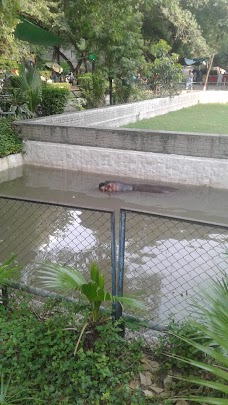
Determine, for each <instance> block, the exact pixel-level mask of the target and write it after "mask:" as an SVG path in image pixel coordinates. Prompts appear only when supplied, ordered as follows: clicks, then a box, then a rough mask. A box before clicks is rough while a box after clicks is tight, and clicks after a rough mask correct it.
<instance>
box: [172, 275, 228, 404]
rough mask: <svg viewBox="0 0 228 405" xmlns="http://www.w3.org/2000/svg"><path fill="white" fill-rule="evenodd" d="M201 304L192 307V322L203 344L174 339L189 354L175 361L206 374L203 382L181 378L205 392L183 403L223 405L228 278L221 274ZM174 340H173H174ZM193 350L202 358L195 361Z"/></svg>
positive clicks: (227, 390) (227, 395)
mask: <svg viewBox="0 0 228 405" xmlns="http://www.w3.org/2000/svg"><path fill="white" fill-rule="evenodd" d="M200 298H203V300H202V302H203V304H198V303H196V304H195V306H196V308H197V310H198V315H199V321H198V322H196V321H194V320H192V325H193V327H195V328H196V329H197V330H198V331H199V333H200V334H201V336H203V337H204V339H205V340H206V341H207V344H202V342H198V341H195V340H194V339H192V338H189V337H188V338H187V337H183V335H182V336H178V338H179V339H180V341H181V342H182V344H185V345H186V344H187V345H188V347H189V348H190V351H189V353H187V354H182V353H179V352H177V354H176V355H173V356H172V357H174V358H175V359H176V360H178V361H180V362H182V363H184V364H186V365H187V366H190V367H193V368H195V369H198V370H203V371H204V372H205V371H206V372H207V375H206V378H205V376H204V378H202V377H201V378H200V377H198V376H197V377H192V376H190V377H187V378H182V379H183V380H184V381H187V382H188V383H189V384H195V385H199V386H200V387H201V388H202V387H204V388H206V390H207V392H206V393H204V395H202V394H201V395H200V392H199V391H198V392H197V394H198V395H189V396H186V397H184V398H183V399H189V400H190V401H194V402H197V403H200V404H205V403H207V404H214V405H226V404H227V403H228V386H227V382H228V368H227V367H228V356H227V354H228V340H227V336H228V274H227V273H225V272H224V274H223V277H222V280H221V281H220V280H213V281H212V282H211V283H210V286H208V288H207V289H205V290H204V291H203V292H202V293H201V297H200ZM176 338H177V337H176ZM193 350H197V352H198V353H201V354H202V356H204V360H203V361H199V359H198V356H197V358H196V356H195V355H194V351H193Z"/></svg>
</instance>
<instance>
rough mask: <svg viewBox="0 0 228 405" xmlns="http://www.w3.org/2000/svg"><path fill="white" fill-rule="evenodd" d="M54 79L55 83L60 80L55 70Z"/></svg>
mask: <svg viewBox="0 0 228 405" xmlns="http://www.w3.org/2000/svg"><path fill="white" fill-rule="evenodd" d="M52 80H53V82H54V83H57V81H58V76H57V74H56V73H55V72H53V74H52Z"/></svg>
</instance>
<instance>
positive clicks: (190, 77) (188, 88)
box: [186, 70, 193, 90]
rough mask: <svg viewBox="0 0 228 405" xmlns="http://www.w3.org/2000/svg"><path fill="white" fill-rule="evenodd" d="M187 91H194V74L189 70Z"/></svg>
mask: <svg viewBox="0 0 228 405" xmlns="http://www.w3.org/2000/svg"><path fill="white" fill-rule="evenodd" d="M186 90H193V73H192V70H189V72H188V77H187V81H186Z"/></svg>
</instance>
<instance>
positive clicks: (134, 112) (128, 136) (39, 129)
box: [15, 91, 228, 188]
mask: <svg viewBox="0 0 228 405" xmlns="http://www.w3.org/2000/svg"><path fill="white" fill-rule="evenodd" d="M198 102H202V103H205V102H207V103H208V102H228V92H226V91H216V92H215V91H207V92H193V93H191V92H189V93H185V94H181V95H180V96H176V97H174V98H172V99H170V98H165V99H155V100H147V101H142V102H139V103H132V104H125V105H121V106H113V107H106V108H101V109H96V110H89V111H83V112H77V113H68V114H62V115H57V116H51V117H46V118H40V119H35V120H29V121H21V122H16V124H15V127H16V129H17V131H18V132H20V133H21V136H22V137H23V139H24V140H25V152H26V154H25V157H24V160H25V162H26V163H28V164H33V165H38V166H39V165H40V166H48V167H59V168H63V169H70V170H82V171H91V172H97V173H103V174H105V173H106V174H113V175H114V174H116V175H120V176H131V177H136V178H140V179H148V180H158V181H165V182H169V181H171V182H174V183H185V184H195V185H209V186H212V187H220V188H228V177H227V174H226V173H228V161H227V156H228V136H226V135H216V134H214V135H213V134H212V135H207V134H197V133H174V132H164V131H146V130H134V129H120V128H112V127H114V126H117V124H118V125H123V124H125V123H129V122H134V121H137V120H138V119H142V118H149V117H152V116H155V115H159V114H164V113H166V112H168V111H174V110H177V109H180V108H183V107H188V106H190V105H195V104H197V103H198ZM44 142H45V145H44Z"/></svg>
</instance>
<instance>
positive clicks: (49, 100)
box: [40, 84, 70, 115]
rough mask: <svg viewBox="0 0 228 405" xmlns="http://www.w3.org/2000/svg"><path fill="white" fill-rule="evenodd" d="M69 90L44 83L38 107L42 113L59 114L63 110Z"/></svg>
mask: <svg viewBox="0 0 228 405" xmlns="http://www.w3.org/2000/svg"><path fill="white" fill-rule="evenodd" d="M69 95H70V92H69V90H68V89H66V88H63V87H56V86H52V85H48V84H47V85H44V86H43V87H42V101H41V104H40V109H41V111H42V115H53V114H61V113H63V112H64V109H65V106H66V104H67V100H68V98H69Z"/></svg>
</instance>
